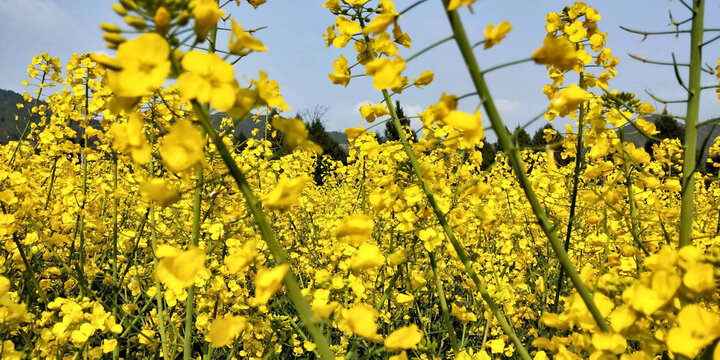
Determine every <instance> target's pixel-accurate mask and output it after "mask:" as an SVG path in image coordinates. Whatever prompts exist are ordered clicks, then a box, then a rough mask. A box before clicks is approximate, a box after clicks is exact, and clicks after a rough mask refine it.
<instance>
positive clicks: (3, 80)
mask: <svg viewBox="0 0 720 360" xmlns="http://www.w3.org/2000/svg"><path fill="white" fill-rule="evenodd" d="M323 3H324V1H322V0H312V1H311V0H269V1H268V2H267V3H266V4H265V5H263V6H261V7H260V8H258V9H256V10H255V9H253V8H252V6H249V5H248V4H247V3H243V4H242V5H241V6H239V7H236V6H235V5H234V2H233V3H231V4H230V5H228V8H227V10H229V11H230V12H231V13H232V15H233V18H235V19H236V21H237V22H238V23H240V24H241V25H243V27H244V28H246V29H249V28H257V27H261V26H267V27H268V28H267V29H265V30H262V31H259V32H258V33H256V36H257V37H258V38H259V39H260V40H262V41H263V42H264V44H265V45H266V46H267V48H268V50H269V51H267V52H265V53H255V54H252V55H250V56H248V57H246V58H244V59H243V60H241V61H240V62H239V63H238V64H237V65H236V66H235V71H236V76H237V78H238V79H240V80H241V82H242V79H247V78H250V77H253V78H254V77H257V74H258V71H259V70H261V69H262V70H265V71H267V72H268V74H269V75H270V77H271V78H274V79H276V80H277V81H278V82H279V83H280V85H281V86H282V89H281V92H282V94H283V96H284V97H285V100H286V101H287V102H288V104H290V106H291V110H290V111H289V112H288V114H287V115H288V116H291V115H293V114H295V113H297V112H299V111H301V110H303V109H306V108H309V107H312V106H313V105H315V104H322V105H327V106H328V109H329V111H328V112H327V114H326V116H325V118H324V121H325V123H326V127H327V128H329V129H331V130H342V129H345V128H347V127H351V126H356V125H357V124H362V125H365V126H367V125H368V124H367V123H365V122H364V120H363V119H362V118H361V117H360V115H359V113H358V111H357V109H358V108H359V106H360V105H361V104H364V103H367V102H378V101H379V100H380V99H381V95H380V93H379V92H377V91H376V90H374V89H373V87H372V83H371V80H370V78H368V77H360V78H353V79H352V81H351V82H350V84H349V85H348V86H347V87H346V88H344V87H342V86H339V85H333V84H332V83H330V81H329V80H328V76H327V74H328V73H330V72H331V71H332V61H333V60H335V59H337V57H338V56H339V55H340V54H344V55H345V57H347V58H348V59H350V61H351V64H352V59H354V57H355V54H354V51H353V50H352V49H351V48H350V47H347V48H345V49H335V48H328V49H326V48H325V43H324V39H323V38H322V34H323V33H324V32H325V29H326V28H327V27H328V26H329V25H331V24H332V23H333V21H334V16H333V15H332V14H330V13H329V12H328V11H327V10H326V9H323V8H322V7H321V5H322V4H323ZM412 3H414V1H409V0H397V1H396V4H397V7H398V9H403V8H405V7H406V6H408V5H409V4H412ZM569 3H570V2H568V1H556V0H542V1H531V0H523V1H520V0H506V1H498V0H495V1H491V0H484V1H478V2H477V3H476V4H475V6H474V10H475V13H474V14H470V13H469V12H468V11H467V9H463V10H462V11H461V14H462V17H463V21H464V22H465V26H466V29H467V33H468V36H469V37H470V38H471V39H475V40H481V39H482V38H483V31H484V29H485V26H486V25H487V24H488V23H495V24H497V23H499V22H501V21H505V20H507V21H509V22H510V23H511V24H512V25H513V30H512V31H511V32H510V33H509V34H508V36H507V37H506V38H505V40H503V42H502V44H500V45H498V46H495V47H493V48H491V49H489V50H482V49H481V47H478V49H477V51H476V54H477V57H478V60H479V62H480V65H481V67H485V68H486V67H489V66H493V65H496V64H500V63H502V62H505V61H510V60H516V59H522V58H526V57H529V56H530V55H531V54H532V52H533V51H534V50H535V49H536V48H538V47H539V46H540V45H541V44H542V38H543V36H544V34H545V32H544V24H545V20H544V18H545V14H546V13H547V12H550V11H560V10H561V9H562V8H563V6H564V5H566V4H569ZM587 3H588V5H590V6H592V7H594V8H596V9H597V10H598V11H599V12H600V14H601V15H602V20H601V21H600V22H599V23H598V25H599V27H600V30H601V31H607V32H609V34H608V37H607V44H608V46H609V47H610V48H611V49H612V50H613V55H614V56H616V57H618V58H619V59H620V65H619V66H618V67H617V70H618V76H617V78H616V79H614V80H612V82H611V83H610V87H611V89H619V90H621V91H630V92H634V93H636V94H638V96H639V97H640V98H641V99H644V100H646V101H649V102H650V103H651V104H653V105H655V107H656V108H658V109H660V108H662V104H658V103H656V102H655V101H653V100H652V99H650V97H649V96H647V95H646V94H645V93H644V90H646V89H648V90H651V91H652V92H653V93H655V94H656V95H657V96H660V97H662V98H666V99H670V100H674V99H682V98H684V97H685V96H684V95H683V92H684V90H682V88H680V86H678V84H677V82H676V80H675V76H674V74H673V70H672V68H671V67H664V66H658V65H648V64H643V63H640V62H638V61H636V60H633V59H631V58H630V57H629V56H628V54H629V53H633V54H639V55H643V56H645V57H647V58H648V59H655V60H663V61H668V60H669V59H670V58H671V57H670V54H671V52H673V51H674V52H675V53H676V56H677V58H678V61H679V62H686V61H687V58H688V56H687V53H688V51H687V48H688V40H689V35H688V34H680V36H679V37H677V38H676V37H675V36H657V37H649V38H647V39H645V40H644V41H643V39H642V36H639V35H633V34H629V33H626V32H624V31H622V30H620V29H619V26H620V25H624V26H627V27H631V28H637V29H645V30H650V31H657V30H669V29H671V28H670V27H668V26H667V24H668V23H669V18H668V11H671V12H672V14H673V16H674V17H675V18H676V19H679V20H684V19H685V18H687V17H688V16H689V13H688V11H687V9H685V8H684V7H683V6H682V4H680V3H679V2H678V1H659V0H633V1H624V0H603V1H587ZM111 4H112V1H108V0H0V14H1V15H2V19H3V21H2V22H0V88H4V89H11V90H14V91H18V92H22V91H23V90H26V89H25V87H24V86H22V84H21V82H22V80H23V79H25V77H26V73H25V70H26V68H27V65H28V64H29V62H30V59H31V58H32V56H33V55H35V54H37V53H40V52H43V51H45V52H48V53H49V54H50V55H51V56H57V57H59V58H60V60H61V62H63V63H65V62H67V60H68V59H69V58H70V56H71V55H72V53H73V52H78V53H82V52H90V51H95V52H104V53H109V54H112V52H109V51H107V50H106V49H105V47H104V42H103V41H102V39H101V36H102V32H101V31H100V30H99V27H98V25H99V24H100V23H101V22H112V23H121V22H122V20H121V19H120V18H119V17H118V16H117V15H115V14H114V12H112V10H111V9H110V5H111ZM707 7H708V8H707V11H706V13H707V15H706V19H707V20H706V24H707V27H715V26H716V25H714V24H713V23H712V20H713V19H718V18H720V3H719V2H708V5H707ZM442 10H443V9H442V5H441V1H440V0H431V1H427V2H425V3H423V4H422V5H420V6H418V7H416V8H415V9H413V10H412V11H410V12H409V13H407V14H405V15H404V16H403V17H402V18H401V19H400V24H401V25H402V26H403V30H404V31H405V32H407V33H409V34H410V37H411V38H412V40H413V44H412V49H410V50H406V49H403V48H401V55H402V56H404V57H408V56H410V55H412V54H414V53H415V52H416V51H418V50H420V49H422V48H424V47H425V46H427V45H429V44H431V43H434V42H435V41H437V40H439V39H442V38H444V37H447V36H448V35H450V28H449V26H448V22H447V18H446V16H445V14H444V13H443V12H442ZM228 27H229V26H228ZM716 34H718V33H708V34H706V38H707V39H709V38H711V37H713V36H715V35H716ZM222 45H225V44H222ZM719 55H720V40H719V41H717V42H715V43H712V44H711V45H708V46H707V47H706V48H705V49H704V56H705V58H704V59H705V62H706V63H708V64H709V65H711V66H712V67H714V66H715V65H717V58H718V56H719ZM686 69H687V68H681V71H682V72H683V75H684V76H685V77H686V74H684V73H686V72H687V70H686ZM424 70H431V71H433V72H435V81H434V82H433V83H432V84H430V85H429V86H427V87H426V88H424V89H415V88H410V89H407V90H406V91H405V92H403V93H402V94H400V95H398V96H397V99H399V100H400V102H401V103H402V104H403V106H404V108H405V110H406V111H405V112H406V114H414V113H416V112H419V111H422V109H424V108H425V107H427V106H428V105H431V104H433V103H435V102H437V100H438V99H439V97H440V95H441V94H442V93H443V92H447V93H455V94H458V95H461V94H465V93H468V92H471V91H472V84H471V83H470V81H469V79H468V75H467V70H466V69H465V66H464V64H463V62H462V60H461V58H460V55H459V52H458V50H457V47H456V45H455V43H454V42H448V43H445V44H443V45H441V46H440V47H437V48H435V49H433V50H431V51H430V52H428V53H426V54H425V55H423V56H421V57H419V58H417V59H415V60H413V61H412V62H410V63H409V64H408V67H407V69H406V71H405V73H404V74H406V75H408V76H409V77H410V78H412V77H413V76H417V75H419V74H420V73H421V72H422V71H424ZM546 74H547V73H546V70H545V68H544V66H539V65H535V64H532V63H525V64H521V65H517V66H513V67H509V68H506V69H503V70H500V71H496V72H492V73H490V74H488V81H489V85H490V90H491V92H492V94H493V96H494V98H495V100H496V103H497V105H498V107H499V109H500V112H501V115H502V116H503V119H504V121H505V122H506V124H508V127H509V128H513V127H514V126H515V125H516V124H522V123H524V122H526V121H527V120H529V119H530V118H532V117H533V116H535V115H536V114H538V113H540V112H541V111H542V110H543V108H545V107H546V106H547V99H546V98H545V96H544V95H543V93H542V91H541V89H542V86H543V85H544V84H546V83H547V82H548V79H547V77H546ZM572 76H573V75H569V79H572ZM703 79H704V81H703V84H705V85H710V84H714V83H717V79H716V78H715V76H714V75H708V74H703ZM27 90H28V91H31V90H32V89H27ZM701 100H702V102H701V118H702V119H707V118H712V117H717V116H720V104H719V103H718V100H717V96H716V95H715V92H714V91H713V90H707V91H705V92H704V93H703V95H702V98H701ZM476 106H477V100H476V99H475V98H468V99H465V100H463V101H462V103H461V105H460V107H461V109H463V110H466V111H472V110H474V109H475V107H476ZM669 111H670V112H671V113H674V114H683V113H684V105H683V104H671V106H670V107H669ZM542 121H544V120H542ZM560 123H561V124H562V122H560ZM539 124H540V123H539ZM535 127H536V126H533V127H532V128H535ZM556 127H557V126H556ZM490 137H491V138H492V135H490Z"/></svg>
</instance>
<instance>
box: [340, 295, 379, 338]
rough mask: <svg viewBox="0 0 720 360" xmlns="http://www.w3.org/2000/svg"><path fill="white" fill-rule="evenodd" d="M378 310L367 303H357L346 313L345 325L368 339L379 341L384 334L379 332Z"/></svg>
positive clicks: (352, 331)
mask: <svg viewBox="0 0 720 360" xmlns="http://www.w3.org/2000/svg"><path fill="white" fill-rule="evenodd" d="M377 316H378V315H377V311H375V309H373V308H372V307H371V306H369V305H366V304H356V305H355V306H353V307H352V308H350V309H349V310H346V311H345V313H344V316H343V318H344V320H345V322H344V323H345V326H347V328H348V330H349V331H350V332H351V333H353V334H355V335H359V336H362V337H364V338H365V339H367V340H370V341H374V342H378V341H380V340H382V336H380V334H378V333H377V328H378V326H377V324H376V323H375V319H376V318H377Z"/></svg>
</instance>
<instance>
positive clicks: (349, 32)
mask: <svg viewBox="0 0 720 360" xmlns="http://www.w3.org/2000/svg"><path fill="white" fill-rule="evenodd" d="M335 26H337V29H338V33H340V35H338V36H337V37H335V38H334V39H333V42H332V44H333V46H335V47H336V48H341V47H345V45H347V43H348V41H350V39H352V36H353V35H354V34H357V33H360V30H362V29H361V28H360V24H358V23H356V22H354V21H350V20H348V19H347V18H346V17H345V16H343V15H340V16H338V17H337V18H335Z"/></svg>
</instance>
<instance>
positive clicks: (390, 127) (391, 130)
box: [381, 100, 417, 142]
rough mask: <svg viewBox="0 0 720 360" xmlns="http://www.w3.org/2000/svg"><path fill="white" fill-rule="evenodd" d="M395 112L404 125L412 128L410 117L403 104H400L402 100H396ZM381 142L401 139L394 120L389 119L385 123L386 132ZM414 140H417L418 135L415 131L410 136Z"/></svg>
mask: <svg viewBox="0 0 720 360" xmlns="http://www.w3.org/2000/svg"><path fill="white" fill-rule="evenodd" d="M395 113H396V114H397V117H398V120H400V125H402V126H403V127H404V128H409V129H411V128H410V119H408V118H407V117H406V116H405V111H404V110H403V108H402V106H401V105H400V101H398V100H395ZM382 140H383V141H381V142H387V141H400V134H399V133H398V132H397V129H395V124H394V123H393V122H392V121H388V122H386V123H385V133H384V136H383V137H382ZM408 140H410V141H412V142H416V141H417V136H416V135H415V133H412V134H410V138H409V139H408Z"/></svg>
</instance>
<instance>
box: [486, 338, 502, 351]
mask: <svg viewBox="0 0 720 360" xmlns="http://www.w3.org/2000/svg"><path fill="white" fill-rule="evenodd" d="M488 345H489V346H490V352H491V353H493V354H502V352H503V351H504V350H505V340H503V339H494V340H490V341H488Z"/></svg>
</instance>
